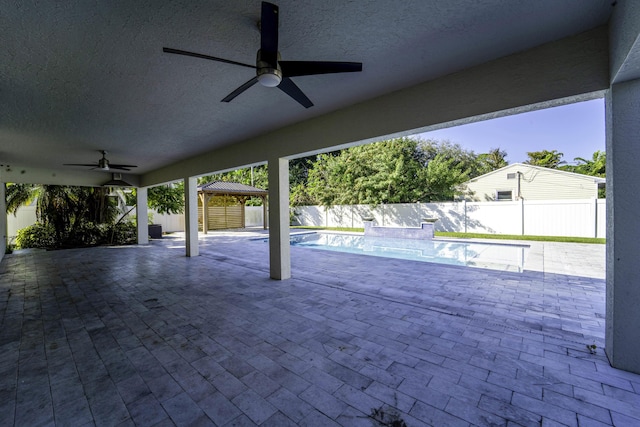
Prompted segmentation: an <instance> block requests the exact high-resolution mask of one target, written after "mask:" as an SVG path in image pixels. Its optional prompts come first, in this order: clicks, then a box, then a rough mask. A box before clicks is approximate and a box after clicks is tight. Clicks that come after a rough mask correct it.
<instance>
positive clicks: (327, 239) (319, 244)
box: [291, 233, 529, 272]
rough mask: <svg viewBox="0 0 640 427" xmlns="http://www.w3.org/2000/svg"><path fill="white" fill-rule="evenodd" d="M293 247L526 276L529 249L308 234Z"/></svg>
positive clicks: (297, 238)
mask: <svg viewBox="0 0 640 427" xmlns="http://www.w3.org/2000/svg"><path fill="white" fill-rule="evenodd" d="M291 245H293V246H300V247H305V248H312V249H321V250H327V251H338V252H349V253H355V254H362V255H372V256H380V257H386V258H398V259H406V260H412V261H423V262H434V263H438V264H449V265H462V266H467V267H477V268H488V269H492V270H503V271H515V272H522V271H523V270H524V262H525V259H526V255H527V253H528V250H529V246H527V245H514V244H495V243H476V242H454V241H445V240H413V239H389V238H380V237H365V236H361V235H351V234H331V233H307V234H299V235H294V236H291Z"/></svg>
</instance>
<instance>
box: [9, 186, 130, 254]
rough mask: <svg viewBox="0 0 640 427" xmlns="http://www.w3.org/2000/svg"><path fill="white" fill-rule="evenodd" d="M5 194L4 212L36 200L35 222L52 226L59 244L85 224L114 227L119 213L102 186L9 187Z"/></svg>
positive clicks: (12, 211)
mask: <svg viewBox="0 0 640 427" xmlns="http://www.w3.org/2000/svg"><path fill="white" fill-rule="evenodd" d="M6 194H7V197H6V198H7V213H13V214H15V212H16V210H17V209H18V208H19V207H20V206H23V205H25V204H29V203H31V202H32V201H33V200H34V199H35V200H36V203H37V204H36V217H37V219H38V222H40V223H42V224H44V225H51V226H53V228H54V229H55V234H56V240H57V242H58V244H61V243H62V242H63V241H64V240H65V238H66V237H67V236H68V235H69V234H73V233H74V232H75V231H76V230H77V229H78V228H79V227H81V226H83V225H84V224H87V223H92V224H113V223H114V222H115V220H116V218H117V216H118V213H119V209H118V205H119V204H118V202H117V198H114V197H111V196H110V190H109V189H107V188H103V187H69V186H61V185H31V184H9V185H8V186H7V192H6Z"/></svg>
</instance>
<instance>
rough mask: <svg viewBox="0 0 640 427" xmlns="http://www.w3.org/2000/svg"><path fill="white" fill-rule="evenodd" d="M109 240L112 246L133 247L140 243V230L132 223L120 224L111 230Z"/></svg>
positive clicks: (108, 242)
mask: <svg viewBox="0 0 640 427" xmlns="http://www.w3.org/2000/svg"><path fill="white" fill-rule="evenodd" d="M107 238H108V241H106V242H105V243H107V244H110V245H131V244H134V243H137V242H138V230H137V227H136V225H135V224H134V223H132V222H119V223H117V224H115V225H112V226H111V227H110V228H109V233H108V236H107Z"/></svg>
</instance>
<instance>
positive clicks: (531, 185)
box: [462, 163, 606, 202]
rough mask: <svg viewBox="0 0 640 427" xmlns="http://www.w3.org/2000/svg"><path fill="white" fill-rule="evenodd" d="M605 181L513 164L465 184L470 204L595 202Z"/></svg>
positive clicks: (465, 191) (463, 187)
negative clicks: (474, 202) (534, 201)
mask: <svg viewBox="0 0 640 427" xmlns="http://www.w3.org/2000/svg"><path fill="white" fill-rule="evenodd" d="M605 182H606V180H605V178H599V177H595V176H589V175H582V174H579V173H573V172H567V171H563V170H559V169H550V168H544V167H540V166H532V165H527V164H524V163H514V164H511V165H508V166H505V167H503V168H501V169H497V170H495V171H493V172H489V173H487V174H484V175H481V176H478V177H476V178H473V179H472V180H470V181H468V182H466V183H464V184H462V190H463V196H462V198H464V199H465V200H467V201H480V202H484V201H492V200H495V201H515V200H566V199H596V198H598V189H600V188H604V186H605Z"/></svg>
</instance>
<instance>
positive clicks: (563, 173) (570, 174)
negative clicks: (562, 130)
mask: <svg viewBox="0 0 640 427" xmlns="http://www.w3.org/2000/svg"><path fill="white" fill-rule="evenodd" d="M511 169H529V170H539V171H542V172H548V173H552V174H557V175H558V176H564V177H571V178H575V179H583V180H588V181H590V182H596V183H598V184H604V183H606V182H607V180H606V179H605V178H600V177H597V176H591V175H584V174H581V173H575V172H568V171H564V170H561V169H552V168H545V167H541V166H534V165H529V164H526V163H512V164H510V165H507V166H505V167H502V168H500V169H496V170H494V171H491V172H488V173H485V174H484V175H480V176H477V177H475V178H473V179H470V180H469V181H467V182H466V183H465V184H467V183H469V182H476V181H478V180H480V179H483V178H485V177H488V176H491V175H496V174H500V173H504V172H507V171H509V170H511Z"/></svg>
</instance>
